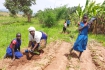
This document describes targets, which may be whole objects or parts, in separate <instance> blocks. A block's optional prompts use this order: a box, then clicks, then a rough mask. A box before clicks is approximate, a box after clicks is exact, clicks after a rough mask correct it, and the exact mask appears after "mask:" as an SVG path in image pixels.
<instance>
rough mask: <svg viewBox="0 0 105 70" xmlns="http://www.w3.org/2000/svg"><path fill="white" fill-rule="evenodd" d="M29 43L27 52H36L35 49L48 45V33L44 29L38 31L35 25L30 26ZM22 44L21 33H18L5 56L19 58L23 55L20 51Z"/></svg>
mask: <svg viewBox="0 0 105 70" xmlns="http://www.w3.org/2000/svg"><path fill="white" fill-rule="evenodd" d="M28 31H29V44H28V48H27V49H26V50H25V53H28V52H32V53H33V52H34V51H35V50H37V51H39V50H41V51H42V49H43V48H45V47H46V43H47V34H46V33H44V32H42V31H36V30H35V28H34V27H29V28H28ZM20 46H21V34H20V33H17V34H16V38H15V39H13V40H12V41H11V43H10V45H9V46H8V47H7V50H6V54H5V56H4V58H6V57H11V58H13V60H15V59H19V58H21V57H22V56H23V54H22V53H21V52H20Z"/></svg>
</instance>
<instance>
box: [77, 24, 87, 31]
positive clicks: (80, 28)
mask: <svg viewBox="0 0 105 70" xmlns="http://www.w3.org/2000/svg"><path fill="white" fill-rule="evenodd" d="M87 25H88V23H86V24H85V25H84V27H79V29H78V30H79V31H81V30H82V29H84V28H85V27H86V26H87Z"/></svg>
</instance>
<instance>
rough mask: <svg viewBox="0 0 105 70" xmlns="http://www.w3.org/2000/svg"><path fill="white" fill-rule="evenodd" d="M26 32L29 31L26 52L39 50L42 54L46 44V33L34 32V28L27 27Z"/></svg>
mask: <svg viewBox="0 0 105 70" xmlns="http://www.w3.org/2000/svg"><path fill="white" fill-rule="evenodd" d="M28 31H29V44H28V49H27V50H26V51H31V52H34V51H35V50H41V53H42V49H43V48H45V47H46V43H47V35H46V33H44V32H41V31H36V30H35V28H34V27H29V28H28ZM30 47H31V48H30ZM30 49H31V50H30Z"/></svg>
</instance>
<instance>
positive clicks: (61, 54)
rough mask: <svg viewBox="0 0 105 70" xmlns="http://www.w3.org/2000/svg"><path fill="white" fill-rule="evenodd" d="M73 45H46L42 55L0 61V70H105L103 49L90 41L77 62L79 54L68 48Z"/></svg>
mask: <svg viewBox="0 0 105 70" xmlns="http://www.w3.org/2000/svg"><path fill="white" fill-rule="evenodd" d="M72 45H73V44H71V43H68V42H64V41H56V42H52V43H50V44H48V45H47V47H46V48H45V49H44V53H43V55H41V56H40V55H36V54H29V57H27V54H25V53H24V56H23V57H22V58H21V59H16V60H15V61H12V60H11V59H3V60H0V70H2V69H3V70H105V48H104V47H103V46H102V45H101V44H100V43H98V42H96V41H94V40H92V41H90V42H89V43H88V47H87V49H86V50H85V51H84V52H83V54H82V56H81V60H80V61H79V60H78V55H79V52H76V51H73V52H72V53H71V54H70V52H69V51H70V48H71V47H72ZM23 51H24V50H23Z"/></svg>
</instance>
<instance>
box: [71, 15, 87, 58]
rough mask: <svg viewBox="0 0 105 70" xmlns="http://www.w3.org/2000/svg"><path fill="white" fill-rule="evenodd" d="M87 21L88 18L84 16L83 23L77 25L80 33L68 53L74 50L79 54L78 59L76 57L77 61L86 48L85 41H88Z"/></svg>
mask: <svg viewBox="0 0 105 70" xmlns="http://www.w3.org/2000/svg"><path fill="white" fill-rule="evenodd" d="M87 20H88V16H87V15H84V16H83V21H82V22H80V24H79V31H80V33H79V35H78V37H77V40H76V42H75V43H74V46H73V48H72V49H71V50H70V53H71V52H72V50H76V51H79V52H80V54H79V57H78V58H79V60H80V57H81V55H82V52H83V51H84V50H86V46H87V41H88V23H87Z"/></svg>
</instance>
